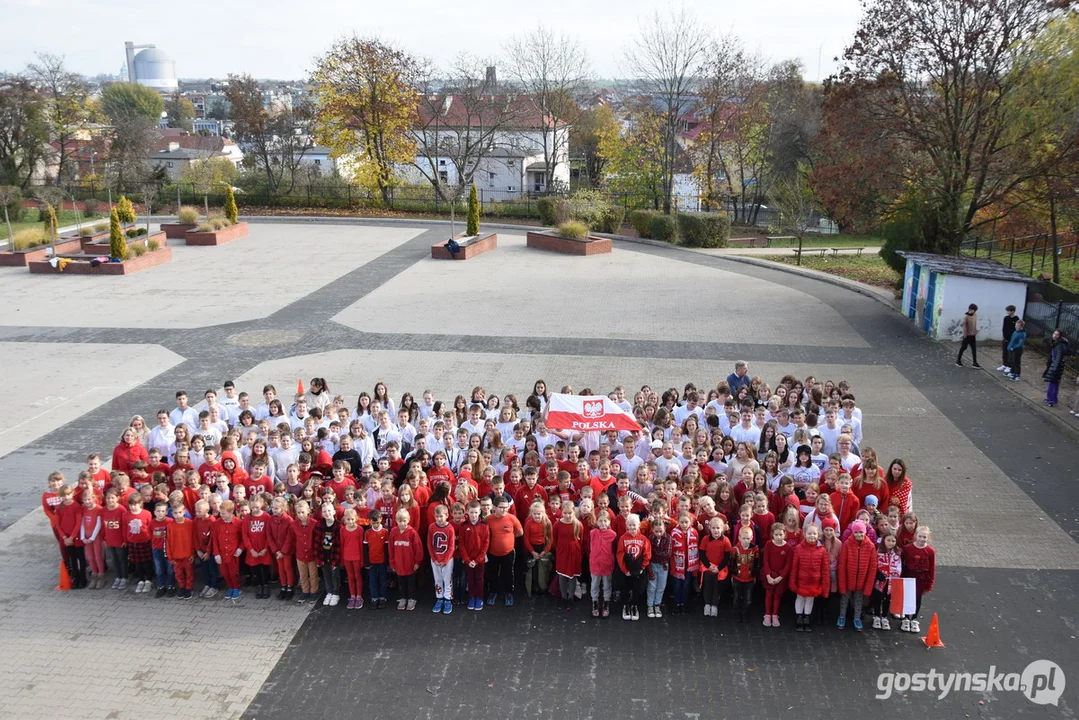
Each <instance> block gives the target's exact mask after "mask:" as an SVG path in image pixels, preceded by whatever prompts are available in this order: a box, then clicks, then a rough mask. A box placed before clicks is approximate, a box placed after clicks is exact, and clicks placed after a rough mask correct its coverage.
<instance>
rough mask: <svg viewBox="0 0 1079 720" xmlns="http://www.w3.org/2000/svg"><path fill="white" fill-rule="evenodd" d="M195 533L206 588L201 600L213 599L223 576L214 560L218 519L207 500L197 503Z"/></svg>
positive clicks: (195, 542) (196, 555)
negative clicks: (211, 512)
mask: <svg viewBox="0 0 1079 720" xmlns="http://www.w3.org/2000/svg"><path fill="white" fill-rule="evenodd" d="M192 522H193V524H194V528H193V529H194V531H195V540H194V544H195V557H196V558H198V561H199V564H200V565H201V566H202V574H203V579H204V580H205V582H206V587H204V588H203V589H202V592H200V593H199V597H201V598H212V597H214V596H215V595H217V583H218V582H220V579H221V574H220V573H219V572H218V569H217V562H216V561H215V560H214V548H213V530H214V523H216V522H217V518H215V517H214V516H213V515H211V514H210V503H209V502H207V501H206V500H197V501H196V502H195V519H194V520H193V521H192Z"/></svg>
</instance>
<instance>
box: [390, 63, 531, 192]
mask: <svg viewBox="0 0 1079 720" xmlns="http://www.w3.org/2000/svg"><path fill="white" fill-rule="evenodd" d="M486 66H487V64H486V63H485V62H484V61H482V60H479V59H478V58H475V57H472V56H470V55H459V56H458V57H457V59H456V61H455V62H454V65H453V67H452V68H451V70H450V72H449V77H439V76H438V75H437V74H436V72H437V71H436V70H435V68H434V66H433V65H431V64H430V63H426V64H425V65H424V66H422V70H421V73H420V77H421V79H420V89H421V92H420V96H419V97H420V99H419V107H418V111H417V120H416V124H415V129H414V130H413V132H412V135H413V137H414V138H415V143H416V151H415V154H414V156H413V157H411V158H409V161H410V164H411V165H412V166H413V167H414V168H415V169H416V171H417V172H418V173H419V174H420V175H421V176H422V177H423V178H425V179H426V180H427V181H428V182H430V183H431V186H432V187H433V188H434V189H435V192H436V193H438V196H439V197H440V198H442V199H444V200H450V201H455V200H457V198H459V197H460V196H461V193H462V192H463V191H464V189H465V188H466V187H467V186H468V185H469V184H471V183H472V181H473V178H474V177H475V175H476V173H477V172H481V171H490V170H489V169H493V168H492V167H491V166H492V164H493V163H495V162H501V160H496V159H495V158H496V156H498V155H502V156H505V155H506V154H510V155H511V156H512V155H513V154H516V155H517V156H520V155H521V154H522V152H521V151H522V149H521V148H519V147H516V146H515V145H514V142H515V140H516V138H513V139H511V138H510V137H508V135H509V133H508V131H509V130H510V129H511V128H512V127H513V126H514V125H515V124H516V122H517V121H518V120H519V119H523V118H527V117H529V116H532V117H535V116H536V115H537V113H538V112H539V110H538V108H537V106H536V105H535V103H534V102H533V101H532V100H531V98H527V97H522V96H517V95H514V94H512V93H510V94H507V93H502V94H499V93H497V92H496V90H497V88H493V87H490V86H489V85H488V83H487V78H486V72H485V70H486ZM444 163H449V166H450V167H452V169H453V173H454V175H455V177H454V179H453V182H450V173H449V171H448V170H447V169H445V166H444ZM443 172H445V173H446V176H445V179H443V175H442V173H443Z"/></svg>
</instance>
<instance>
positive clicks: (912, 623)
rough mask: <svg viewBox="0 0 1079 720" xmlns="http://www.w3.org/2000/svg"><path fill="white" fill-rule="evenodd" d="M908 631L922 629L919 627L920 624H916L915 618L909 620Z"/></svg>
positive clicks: (918, 631)
mask: <svg viewBox="0 0 1079 720" xmlns="http://www.w3.org/2000/svg"><path fill="white" fill-rule="evenodd" d="M910 631H911V632H912V633H920V632H921V631H922V628H921V626H920V625H918V621H917V620H911V621H910Z"/></svg>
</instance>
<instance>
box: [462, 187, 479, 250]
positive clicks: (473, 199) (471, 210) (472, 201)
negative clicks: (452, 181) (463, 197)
mask: <svg viewBox="0 0 1079 720" xmlns="http://www.w3.org/2000/svg"><path fill="white" fill-rule="evenodd" d="M479 234H480V199H479V195H478V194H477V193H476V183H472V187H471V188H470V189H469V191H468V223H467V225H466V227H465V235H468V236H469V237H475V236H476V235H479Z"/></svg>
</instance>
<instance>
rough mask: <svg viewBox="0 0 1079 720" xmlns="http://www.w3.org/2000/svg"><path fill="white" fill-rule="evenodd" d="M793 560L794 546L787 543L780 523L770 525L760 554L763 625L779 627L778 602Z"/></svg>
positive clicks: (781, 596)
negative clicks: (762, 588) (769, 538)
mask: <svg viewBox="0 0 1079 720" xmlns="http://www.w3.org/2000/svg"><path fill="white" fill-rule="evenodd" d="M793 562H794V547H793V546H792V545H790V544H788V543H787V530H786V528H784V527H783V525H782V524H780V523H776V524H775V525H772V539H771V541H770V542H768V543H767V544H766V545H765V546H764V552H763V553H762V554H761V584H763V585H764V626H765V627H779V604H780V602H781V601H782V600H783V593H785V592H787V582H788V579H789V577H790V574H791V564H792V563H793Z"/></svg>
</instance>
